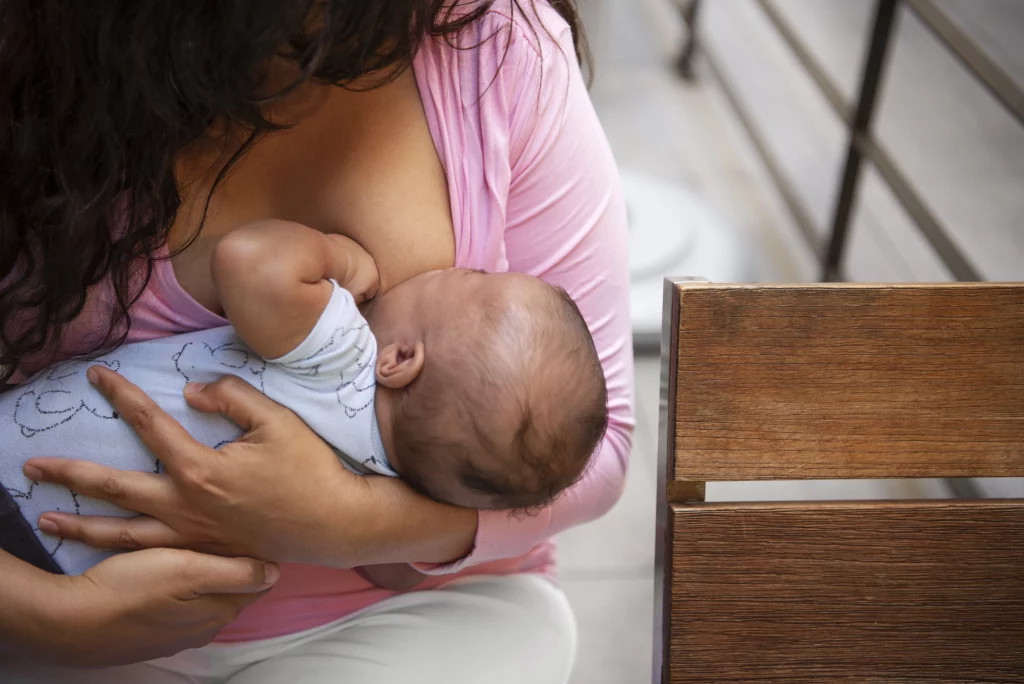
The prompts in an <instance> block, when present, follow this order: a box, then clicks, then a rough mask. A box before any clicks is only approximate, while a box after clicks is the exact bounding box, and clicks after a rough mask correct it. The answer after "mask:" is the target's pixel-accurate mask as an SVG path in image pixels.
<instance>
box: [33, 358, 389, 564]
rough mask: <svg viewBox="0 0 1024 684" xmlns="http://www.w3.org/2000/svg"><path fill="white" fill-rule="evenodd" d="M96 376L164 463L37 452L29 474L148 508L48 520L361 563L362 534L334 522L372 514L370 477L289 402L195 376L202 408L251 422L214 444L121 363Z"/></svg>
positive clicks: (113, 533)
mask: <svg viewBox="0 0 1024 684" xmlns="http://www.w3.org/2000/svg"><path fill="white" fill-rule="evenodd" d="M88 377H89V380H90V381H91V382H92V383H93V384H94V385H95V386H96V388H97V389H98V390H99V391H100V392H102V393H103V395H104V396H105V397H107V399H108V400H109V401H110V403H111V404H112V405H113V407H114V409H115V410H116V411H117V412H118V413H119V414H120V416H121V418H122V419H123V420H125V421H127V422H128V424H129V425H130V426H131V427H132V428H133V429H134V430H135V432H136V433H138V435H139V437H140V439H141V440H142V441H143V443H144V444H145V445H146V446H147V447H148V448H149V450H150V451H151V452H152V453H153V455H154V456H156V457H157V458H159V459H160V461H161V463H162V464H163V466H164V470H165V471H166V474H155V473H145V472H139V471H127V470H117V469H114V468H109V467H106V466H102V465H98V464H95V463H89V462H87V461H75V460H69V459H58V458H35V459H31V460H29V461H27V462H26V463H25V468H24V469H25V474H26V475H27V476H28V477H30V478H32V479H36V480H40V481H44V482H53V483H57V484H62V485H65V486H67V487H69V488H70V489H73V490H74V491H76V492H79V493H81V494H85V495H86V496H91V497H94V498H97V499H103V500H105V501H109V502H111V503H114V504H117V505H118V506H121V507H122V508H126V509H129V510H132V511H137V512H139V513H143V514H144V515H142V516H138V517H134V518H115V517H110V518H108V517H87V516H77V515H67V514H61V513H56V512H48V513H45V514H43V516H42V517H41V518H40V520H39V528H40V529H41V530H43V531H44V532H47V533H49V534H54V535H59V536H62V537H64V538H67V539H76V540H79V541H83V542H85V543H87V544H89V545H91V546H97V547H101V548H112V549H141V548H149V547H183V548H190V549H194V550H197V551H206V552H210V553H215V554H220V555H227V556H253V557H256V558H263V559H266V560H274V561H291V562H307V563H319V564H323V565H337V566H346V565H355V564H358V563H359V562H360V559H359V558H358V557H357V556H358V548H359V547H360V545H362V544H364V543H365V542H364V540H361V539H356V538H351V539H349V540H348V541H350V542H351V544H346V543H345V540H341V541H339V540H338V539H337V538H335V537H329V533H332V532H336V531H337V528H338V524H337V523H338V518H337V517H336V516H338V515H342V516H344V515H345V513H346V512H354V511H359V512H363V513H364V514H365V511H366V510H368V509H370V508H371V506H370V502H369V501H368V499H370V498H371V497H369V492H368V484H367V481H368V479H367V478H361V477H358V476H356V475H353V474H352V473H349V472H347V471H346V470H344V468H342V466H341V464H340V463H339V461H338V458H337V456H336V455H335V454H334V452H333V451H332V450H331V448H330V447H329V446H327V444H325V443H324V442H323V441H322V440H321V439H320V438H319V437H318V436H317V435H316V434H315V433H314V432H313V431H312V430H311V429H310V428H309V427H308V426H306V424H305V423H303V422H302V421H301V420H300V419H299V418H298V417H297V416H296V415H295V414H293V413H292V412H291V411H289V410H287V409H285V408H283V407H282V406H280V405H278V404H276V403H275V402H273V401H271V400H270V399H268V398H266V397H265V396H264V395H263V394H261V393H260V392H259V391H258V390H256V389H254V388H252V387H251V386H249V385H248V384H246V383H245V382H243V381H242V380H239V379H238V378H234V377H225V378H222V379H221V380H218V381H217V382H215V383H212V384H210V385H206V386H202V385H190V386H188V387H187V388H186V400H187V401H188V403H189V404H190V405H191V406H192V407H193V408H195V409H197V410H199V411H203V412H208V413H214V412H215V413H223V414H225V415H226V416H227V417H228V418H230V419H231V420H232V421H233V422H235V423H236V424H237V425H239V426H240V427H241V428H242V429H244V430H245V435H244V436H243V437H241V438H240V439H239V440H238V441H236V442H232V443H230V444H227V445H225V446H223V447H221V448H220V449H212V448H210V447H207V446H205V445H203V444H200V443H199V442H197V441H196V440H194V439H193V438H192V437H191V436H190V435H189V434H188V432H187V431H186V430H185V429H184V428H183V427H182V426H181V425H180V424H179V423H178V422H177V421H175V420H174V419H173V418H171V417H170V416H169V415H168V414H167V413H165V412H164V411H162V410H161V409H160V408H159V407H158V406H157V405H156V404H155V403H154V402H153V400H152V399H150V398H149V397H148V396H147V395H146V394H145V393H144V392H142V390H140V389H139V388H138V387H136V386H135V385H133V384H132V383H130V382H128V381H127V380H125V379H124V378H123V377H121V376H120V375H118V374H117V373H115V372H113V371H111V370H109V369H107V368H104V367H102V366H94V367H93V368H91V369H89V371H88ZM339 503H340V504H342V505H343V506H344V510H343V511H341V512H339V511H338V510H337V508H336V506H337V505H338V504H339ZM332 507H334V509H333V510H332ZM353 517H356V518H357V517H360V516H358V515H355V514H353ZM332 518H333V520H332ZM332 522H333V523H334V524H333V525H332ZM348 522H349V523H353V524H356V523H358V521H357V520H353V519H351V518H350V519H348ZM352 532H353V534H356V535H358V534H359V533H360V530H359V528H358V527H356V528H353V529H352ZM361 532H363V533H369V530H366V529H365V527H364V528H363V529H362V530H361Z"/></svg>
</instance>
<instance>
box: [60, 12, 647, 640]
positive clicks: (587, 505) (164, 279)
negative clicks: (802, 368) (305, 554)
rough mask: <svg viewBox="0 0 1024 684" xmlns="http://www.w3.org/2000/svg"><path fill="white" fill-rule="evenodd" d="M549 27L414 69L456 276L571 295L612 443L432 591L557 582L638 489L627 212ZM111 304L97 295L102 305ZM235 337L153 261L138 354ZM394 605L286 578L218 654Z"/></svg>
mask: <svg viewBox="0 0 1024 684" xmlns="http://www.w3.org/2000/svg"><path fill="white" fill-rule="evenodd" d="M525 4H526V5H529V4H530V3H525ZM537 15H538V16H536V17H533V18H532V21H531V22H529V23H527V22H525V21H524V17H523V16H522V13H520V12H516V13H515V14H514V16H513V17H511V18H510V16H509V15H508V14H507V13H504V12H502V11H499V10H497V9H492V10H491V11H490V12H488V14H487V15H486V16H485V17H483V18H482V19H481V20H480V21H478V22H477V23H475V24H474V25H473V26H471V27H469V28H468V29H467V30H466V31H465V34H464V35H462V36H460V37H459V41H460V43H461V44H463V45H468V46H473V45H477V44H478V43H482V44H481V45H480V46H479V47H474V48H470V49H465V50H457V49H454V48H452V47H451V46H449V45H448V44H447V43H446V42H445V41H444V40H431V39H428V40H427V41H426V42H425V43H424V45H423V46H422V48H421V49H420V51H419V53H418V54H417V56H416V58H415V60H414V62H413V68H414V70H415V74H416V81H417V85H418V87H419V91H420V96H421V98H422V101H423V107H424V110H425V112H426V117H427V122H428V124H429V127H430V134H431V136H432V137H433V140H434V144H435V146H436V148H437V153H438V155H439V157H440V159H441V163H442V164H443V165H444V168H445V173H446V174H447V177H448V187H449V194H450V198H451V211H452V220H453V223H454V227H455V244H456V256H455V261H456V265H457V266H462V267H470V268H482V269H486V270H492V271H495V270H505V269H506V268H507V269H509V270H512V271H517V272H522V273H529V274H532V275H535V276H539V277H541V278H543V279H544V280H546V281H548V282H549V283H553V284H557V285H560V286H562V287H564V288H565V289H566V290H567V291H568V292H569V294H570V295H572V297H573V298H574V299H575V300H576V302H577V303H578V304H579V307H580V309H581V310H582V312H583V315H584V316H585V317H586V320H587V323H588V324H589V326H590V329H591V332H592V333H593V336H594V341H595V342H596V343H597V349H598V351H599V353H600V356H601V362H602V364H603V365H604V371H605V375H606V377H607V383H608V408H609V412H610V422H609V427H608V433H607V435H606V437H605V439H604V442H603V443H602V445H601V447H600V449H599V451H598V453H597V454H596V456H595V458H594V462H593V465H592V466H591V468H590V469H589V470H588V472H587V474H586V476H585V477H584V478H583V479H582V480H581V481H580V482H579V483H578V484H576V485H575V486H574V487H572V488H571V489H570V490H569V491H567V492H566V493H565V494H564V495H563V496H561V497H560V498H559V499H558V500H557V501H556V502H555V503H554V504H553V505H551V506H549V507H548V508H546V509H544V510H542V511H540V512H539V513H538V514H537V515H533V516H529V517H525V518H510V517H509V516H508V515H506V514H504V513H501V512H495V511H481V512H480V514H479V515H480V518H479V529H478V532H477V536H476V543H475V546H474V548H473V550H472V552H471V553H470V555H469V556H468V557H466V558H464V559H462V560H460V561H458V562H455V563H452V564H449V565H443V566H421V567H420V569H421V570H423V571H425V572H428V573H429V574H431V575H433V576H432V577H429V578H427V580H426V581H425V582H424V584H422V585H420V587H419V588H421V589H423V588H426V589H430V588H434V587H437V586H439V585H441V584H444V583H445V582H447V581H450V580H451V578H452V577H454V576H458V577H462V576H466V575H472V574H509V573H516V572H535V573H546V574H548V575H551V574H552V573H553V570H554V548H553V545H552V543H551V542H550V541H549V538H550V537H551V536H552V535H555V534H557V533H558V532H561V531H562V530H564V529H566V528H568V527H572V526H574V525H579V524H580V523H583V522H587V521H589V520H593V519H594V518H597V517H598V516H600V515H602V514H603V513H605V512H606V511H607V510H608V509H609V508H611V506H612V504H614V503H615V501H616V500H617V499H618V498H619V495H620V493H621V492H622V488H623V484H624V481H625V477H626V467H627V462H628V457H629V453H630V442H631V438H632V432H633V397H632V388H633V376H632V374H633V365H632V360H633V359H632V346H631V338H630V327H629V314H628V292H627V289H628V284H629V283H628V273H627V270H628V269H627V257H626V249H627V246H626V240H627V236H626V215H625V206H624V204H623V201H622V197H621V194H620V189H619V180H618V176H617V172H616V167H615V162H614V160H613V159H612V155H611V151H610V149H609V147H608V143H607V141H606V140H605V137H604V134H603V132H602V130H601V127H600V124H599V123H598V120H597V116H596V115H595V113H594V110H593V107H592V106H591V103H590V99H589V97H588V96H587V93H586V89H585V86H584V82H583V78H582V76H581V74H580V70H579V68H578V67H577V65H576V61H575V57H574V55H573V47H572V38H571V35H570V31H569V28H568V26H567V25H566V23H565V22H564V21H563V20H562V19H561V17H559V16H558V15H557V13H556V12H555V11H554V10H552V9H551V8H550V7H548V6H547V5H546V4H543V3H537ZM538 19H539V21H538ZM531 25H532V28H531ZM491 36H493V37H491ZM488 37H491V38H490V40H488ZM506 44H507V45H508V50H507V52H506V51H505V46H506ZM502 60H504V61H502ZM101 300H102V297H101V296H97V298H96V303H95V304H94V306H97V305H100V304H99V302H100V301H101ZM93 311H94V313H97V311H96V310H95V309H94V310H93ZM95 320H96V318H95V317H94V316H90V315H85V316H82V317H81V318H80V319H78V320H76V321H75V325H73V326H72V329H71V330H69V331H68V332H69V334H68V336H67V339H68V340H69V342H68V344H67V346H66V348H65V349H64V350H63V351H64V353H65V355H72V354H75V353H78V352H82V351H84V350H86V349H88V346H89V344H90V335H89V332H90V330H93V331H94V330H95V328H96V324H95ZM90 321H91V322H92V325H91V326H90ZM226 323H227V321H226V320H224V319H223V318H221V317H219V316H217V315H215V314H213V313H210V312H209V311H208V310H206V309H204V308H203V307H202V306H200V305H199V304H198V303H197V302H196V301H195V300H193V299H192V298H191V297H190V296H189V295H188V294H187V293H186V292H185V291H184V290H182V289H181V287H180V286H179V285H178V283H177V281H176V280H175V277H174V271H173V269H172V267H171V264H170V262H169V261H166V260H164V261H159V262H157V266H156V270H155V273H154V275H153V278H152V280H151V282H150V284H149V286H148V288H147V289H146V291H145V292H144V293H143V295H142V298H141V299H140V300H139V301H138V302H137V303H136V305H135V307H134V308H133V310H132V328H131V332H130V335H129V340H130V341H138V340H145V339H152V338H154V337H161V336H164V335H172V334H176V333H183V332H188V331H192V330H199V329H203V328H210V327H215V326H219V325H224V324H226ZM342 524H343V523H342ZM391 594H392V592H390V591H385V590H382V589H378V588H376V587H373V586H372V585H370V584H368V583H367V582H365V581H364V580H363V579H361V578H360V577H359V576H358V575H357V574H356V573H354V572H353V571H351V570H335V569H330V568H324V567H318V566H309V565H294V564H286V565H284V566H283V567H282V574H281V579H280V580H279V581H278V583H277V585H276V586H275V587H274V589H273V590H272V591H271V592H270V593H269V594H268V595H267V596H266V597H265V598H263V599H261V600H260V601H258V602H257V603H255V604H254V605H253V606H251V607H250V608H248V609H247V610H245V611H244V612H243V613H242V615H241V616H240V617H239V619H238V620H237V621H236V622H235V623H233V624H232V625H230V626H228V627H227V628H225V629H224V630H223V631H222V632H221V633H220V635H219V636H218V641H222V642H237V641H249V640H254V639H264V638H269V637H274V636H279V635H282V634H288V633H292V632H296V631H299V630H304V629H308V628H311V627H315V626H318V625H321V624H324V623H327V622H330V621H333V620H336V619H338V618H341V617H343V616H345V615H347V614H349V613H352V612H354V611H356V610H359V609H361V608H364V607H366V606H368V605H370V604H372V603H375V602H377V601H379V600H381V599H382V598H385V597H387V596H390V595H391Z"/></svg>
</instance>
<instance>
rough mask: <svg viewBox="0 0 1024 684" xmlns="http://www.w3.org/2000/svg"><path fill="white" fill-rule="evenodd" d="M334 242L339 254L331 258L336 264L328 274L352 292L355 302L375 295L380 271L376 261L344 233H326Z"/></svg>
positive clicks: (358, 302) (378, 285)
mask: <svg viewBox="0 0 1024 684" xmlns="http://www.w3.org/2000/svg"><path fill="white" fill-rule="evenodd" d="M327 237H328V238H330V239H331V241H333V242H334V243H335V244H337V245H338V247H339V249H338V250H337V252H338V254H339V256H338V258H336V259H332V261H333V262H335V263H336V264H337V266H336V267H334V268H332V269H331V270H332V271H333V273H331V274H330V276H331V277H332V278H334V280H336V281H337V282H338V285H340V286H341V287H343V288H345V289H346V290H348V291H349V292H350V293H352V297H353V298H355V300H356V304H362V303H363V302H366V301H369V300H371V299H373V298H374V297H376V296H377V290H378V289H380V271H378V270H377V262H375V261H374V260H373V257H372V256H370V253H369V252H367V251H366V250H365V249H363V248H362V247H361V246H360V245H359V243H358V242H356V241H355V240H352V239H351V238H347V237H345V236H344V235H334V234H331V235H327Z"/></svg>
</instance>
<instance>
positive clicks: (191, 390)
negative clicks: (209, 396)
mask: <svg viewBox="0 0 1024 684" xmlns="http://www.w3.org/2000/svg"><path fill="white" fill-rule="evenodd" d="M205 388H206V383H205V382H190V383H188V384H187V385H185V394H199V393H200V392H202V391H203V390H204V389H205Z"/></svg>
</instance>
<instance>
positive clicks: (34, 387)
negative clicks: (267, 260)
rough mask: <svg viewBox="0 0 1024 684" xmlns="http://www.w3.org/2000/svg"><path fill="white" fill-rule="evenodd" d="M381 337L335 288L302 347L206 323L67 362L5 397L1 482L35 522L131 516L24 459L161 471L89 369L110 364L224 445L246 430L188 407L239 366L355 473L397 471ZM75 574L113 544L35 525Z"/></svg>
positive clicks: (195, 431)
mask: <svg viewBox="0 0 1024 684" xmlns="http://www.w3.org/2000/svg"><path fill="white" fill-rule="evenodd" d="M376 360H377V344H376V341H375V340H374V338H373V335H372V334H371V333H370V328H369V326H368V325H367V324H366V321H365V319H363V317H362V316H361V315H360V313H359V310H358V309H357V308H356V304H355V301H354V300H353V299H352V295H351V294H349V293H348V292H346V291H345V290H343V289H342V288H340V287H338V285H337V284H335V285H334V293H333V294H332V295H331V299H330V302H329V303H328V304H327V307H326V308H325V309H324V312H323V314H322V315H321V316H320V320H318V321H317V323H316V326H315V327H314V328H313V330H312V331H311V332H310V333H309V335H308V336H307V337H306V339H305V340H303V341H302V343H301V344H299V346H298V347H296V348H295V349H293V350H292V351H291V352H289V353H287V354H285V355H284V356H282V357H280V358H277V359H272V360H264V359H262V358H261V357H259V356H257V355H256V354H255V353H253V352H252V351H251V350H249V349H248V348H247V347H246V346H245V344H243V342H242V340H241V339H240V338H239V337H238V335H237V334H236V333H235V331H234V329H233V328H231V327H223V328H214V329H212V330H202V331H199V332H194V333H188V334H185V335H175V336H173V337H164V338H161V339H157V340H150V341H147V342H138V343H134V344H127V345H124V346H123V347H119V348H117V349H115V350H114V351H112V352H110V353H109V354H105V355H103V356H101V357H99V358H95V359H91V360H78V359H76V360H71V361H67V362H64V363H60V364H57V365H55V366H53V367H51V368H49V369H47V370H45V371H43V372H41V373H39V374H38V375H36V376H35V377H33V378H32V379H31V380H29V381H27V382H25V383H24V384H21V385H19V386H17V387H15V388H14V389H12V390H10V391H8V392H6V393H4V394H2V395H0V445H2V446H0V483H3V486H4V487H5V488H6V490H7V491H8V493H9V494H10V496H11V497H12V498H13V500H14V502H15V503H16V504H17V505H18V507H19V508H20V509H21V513H22V516H23V517H24V518H25V520H26V521H28V523H29V524H30V525H31V527H32V528H33V529H35V528H36V523H37V522H38V520H39V515H40V514H41V513H44V512H45V511H51V510H59V511H64V512H71V513H77V514H80V515H119V516H131V515H135V513H131V512H128V511H125V510H124V509H121V508H118V507H116V506H113V505H111V504H108V503H105V502H102V501H97V500H95V499H91V498H88V497H84V496H81V495H77V494H75V493H74V492H72V491H70V490H68V489H67V488H65V487H60V486H57V485H51V484H44V483H36V482H32V481H31V480H28V479H26V478H25V476H24V475H22V472H21V468H22V464H23V463H24V462H25V461H27V460H28V459H29V458H32V457H34V456H61V457H66V458H83V459H89V460H91V461H94V462H96V463H102V464H104V465H108V466H112V467H115V468H120V469H125V470H149V471H159V468H160V465H159V463H158V462H157V461H156V460H155V459H154V457H153V456H152V455H150V453H149V452H148V451H147V450H146V448H145V446H143V444H142V443H141V442H140V441H139V439H138V437H136V435H135V433H134V432H132V430H131V429H130V428H129V427H128V426H127V425H126V424H125V423H124V421H122V420H120V419H119V418H118V416H117V414H116V413H115V412H114V410H113V409H112V408H111V406H110V404H109V403H108V402H107V401H106V399H104V398H103V396H102V395H101V394H100V393H99V392H97V391H96V390H95V389H94V388H93V387H92V386H91V385H90V384H89V382H88V380H87V379H86V377H85V371H86V370H87V369H88V368H89V367H90V366H92V365H96V364H103V365H105V366H107V367H108V368H111V369H113V370H115V371H117V372H118V373H120V374H121V375H123V376H124V377H125V378H127V379H128V380H130V381H132V382H133V383H135V384H136V385H138V386H139V387H140V388H141V389H142V390H144V391H145V392H146V393H147V394H148V395H149V396H150V397H152V398H153V400H154V401H155V402H156V403H157V404H158V405H159V406H160V407H161V408H162V409H163V410H165V411H167V412H168V413H169V414H170V415H171V416H173V417H174V418H175V419H177V420H178V421H179V422H180V423H181V424H182V425H183V426H184V427H185V429H186V430H187V431H188V432H189V433H190V434H191V435H192V436H193V437H194V438H195V439H196V440H198V441H200V442H202V443H204V444H207V445H209V446H212V447H215V448H216V447H220V446H222V445H224V444H227V443H228V442H231V441H233V440H235V439H237V438H238V437H239V436H241V434H242V432H241V430H240V429H239V428H238V427H237V426H235V425H234V424H233V423H231V422H229V421H228V420H227V419H225V418H223V417H221V416H218V415H210V414H205V413H200V412H199V411H196V410H194V409H192V408H191V407H189V406H188V405H187V404H186V403H185V400H184V398H183V395H182V390H183V388H184V387H185V384H186V383H188V382H212V381H214V380H216V379H217V378H218V377H220V376H222V375H235V376H238V377H239V378H242V379H243V380H245V381H246V382H248V383H249V384H251V385H253V386H254V387H256V388H257V389H259V390H260V391H261V392H263V393H264V394H266V395H267V396H268V397H270V398H271V399H273V400H274V401H276V402H278V403H279V404H282V405H284V406H286V407H288V408H290V409H291V410H292V411H294V412H295V413H296V414H298V416H299V417H300V418H302V420H304V421H305V422H306V424H308V425H309V426H310V427H311V428H312V429H313V430H315V431H316V432H317V433H318V434H319V435H320V436H321V437H323V438H324V440H326V441H327V442H328V443H329V444H331V446H333V447H334V449H335V450H336V451H337V452H338V455H339V457H340V458H341V461H342V463H343V464H344V465H345V467H347V468H348V469H349V470H351V471H353V472H357V473H361V474H369V473H376V474H380V475H388V476H395V475H396V473H395V472H394V471H393V470H392V469H391V467H390V465H389V464H388V461H387V456H386V455H385V453H384V447H383V444H382V443H381V438H380V431H379V429H378V426H377V420H376V416H375V411H374V392H375V388H376V385H375V382H374V366H375V363H376ZM35 532H36V535H37V536H38V537H39V539H40V541H41V542H42V544H43V547H44V548H45V549H46V551H47V552H48V553H49V554H50V555H51V556H52V557H53V559H54V561H56V563H57V565H58V566H59V567H60V568H61V569H62V570H63V571H64V572H65V573H67V574H80V573H82V572H84V571H85V570H87V569H88V568H90V567H92V566H93V565H95V564H96V563H99V562H100V561H101V560H103V559H104V558H107V557H108V556H110V555H112V554H113V553H114V552H111V551H101V550H98V549H93V548H91V547H88V546H86V545H84V544H81V543H78V542H73V541H68V540H62V539H57V538H55V537H50V536H48V535H45V534H43V533H41V532H39V530H38V529H35Z"/></svg>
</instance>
